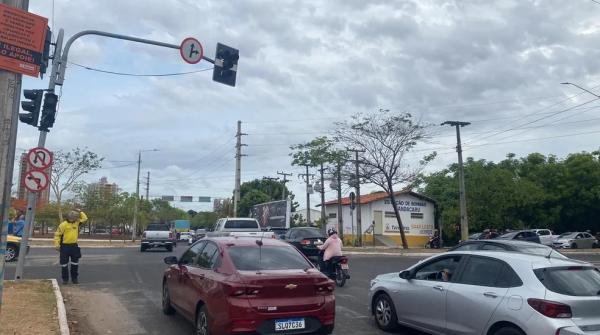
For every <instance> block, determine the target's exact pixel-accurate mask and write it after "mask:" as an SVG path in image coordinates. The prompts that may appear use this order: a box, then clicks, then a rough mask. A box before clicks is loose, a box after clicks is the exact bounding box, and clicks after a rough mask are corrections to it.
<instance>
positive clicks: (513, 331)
mask: <svg viewBox="0 0 600 335" xmlns="http://www.w3.org/2000/svg"><path fill="white" fill-rule="evenodd" d="M494 335H525V333H523V332H522V331H521V330H520V329H518V328H515V327H510V326H509V327H502V328H500V329H498V330H497V331H495V332H494Z"/></svg>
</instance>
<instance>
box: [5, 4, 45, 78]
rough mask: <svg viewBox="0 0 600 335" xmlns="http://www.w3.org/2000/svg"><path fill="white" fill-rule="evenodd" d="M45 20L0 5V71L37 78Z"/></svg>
mask: <svg viewBox="0 0 600 335" xmlns="http://www.w3.org/2000/svg"><path fill="white" fill-rule="evenodd" d="M47 26H48V19H47V18H45V17H41V16H39V15H35V14H32V13H29V12H26V11H24V10H21V9H19V8H15V7H11V6H8V5H4V4H0V69H4V70H8V71H11V72H16V73H21V74H26V75H28V76H33V77H37V76H38V74H39V72H40V63H41V62H42V54H43V52H44V40H45V37H46V27H47Z"/></svg>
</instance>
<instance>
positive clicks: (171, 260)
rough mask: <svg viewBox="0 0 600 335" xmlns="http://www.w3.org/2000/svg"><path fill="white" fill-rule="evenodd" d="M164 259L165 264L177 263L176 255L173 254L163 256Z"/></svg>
mask: <svg viewBox="0 0 600 335" xmlns="http://www.w3.org/2000/svg"><path fill="white" fill-rule="evenodd" d="M164 261H165V264H167V265H173V264H177V257H175V256H169V257H165V259H164Z"/></svg>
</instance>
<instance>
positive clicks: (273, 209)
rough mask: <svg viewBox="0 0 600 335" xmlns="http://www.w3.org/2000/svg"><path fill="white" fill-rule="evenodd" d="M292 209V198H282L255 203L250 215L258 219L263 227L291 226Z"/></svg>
mask: <svg viewBox="0 0 600 335" xmlns="http://www.w3.org/2000/svg"><path fill="white" fill-rule="evenodd" d="M291 211H292V203H291V200H281V201H273V202H266V203H263V204H258V205H255V206H254V207H253V208H252V211H251V214H250V216H252V217H253V218H255V219H256V220H258V223H260V226H261V227H262V228H267V227H271V228H289V227H290V217H291Z"/></svg>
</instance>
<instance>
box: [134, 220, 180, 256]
mask: <svg viewBox="0 0 600 335" xmlns="http://www.w3.org/2000/svg"><path fill="white" fill-rule="evenodd" d="M173 240H174V237H173V232H171V229H170V227H169V225H167V224H161V223H152V224H149V225H148V227H146V230H145V231H144V233H143V234H142V241H141V244H140V251H141V252H144V251H146V250H147V249H151V248H165V249H167V251H173V247H174V241H173Z"/></svg>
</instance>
